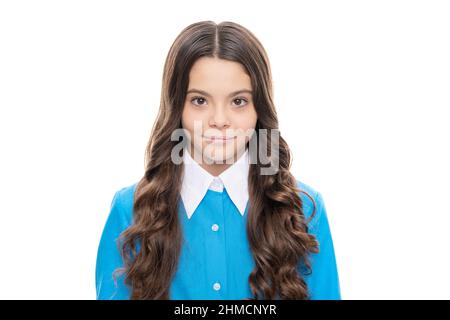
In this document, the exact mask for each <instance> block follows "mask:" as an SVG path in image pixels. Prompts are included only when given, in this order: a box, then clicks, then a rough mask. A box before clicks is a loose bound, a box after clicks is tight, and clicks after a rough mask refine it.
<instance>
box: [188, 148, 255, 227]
mask: <svg viewBox="0 0 450 320" xmlns="http://www.w3.org/2000/svg"><path fill="white" fill-rule="evenodd" d="M183 164H184V176H183V179H182V181H183V182H182V185H181V198H182V200H183V204H184V207H185V208H186V213H187V216H188V218H189V219H190V218H191V216H192V215H193V214H194V212H195V209H197V207H198V205H199V204H200V202H201V201H202V199H203V198H204V197H205V195H206V192H207V191H208V189H210V190H213V191H217V192H223V189H224V188H225V189H226V190H227V192H228V194H229V196H230V199H231V201H232V202H233V203H234V205H235V206H236V208H237V209H238V211H239V213H240V214H241V215H242V216H243V215H244V213H245V208H246V206H247V202H248V172H249V165H250V164H249V154H248V149H246V150H245V151H244V153H243V154H242V155H241V156H240V157H239V158H238V159H237V161H236V162H234V163H232V164H231V166H230V167H228V168H227V169H226V170H225V171H223V172H222V173H221V174H219V176H218V177H215V176H213V175H212V174H210V173H209V172H208V171H206V170H205V169H203V168H202V167H201V166H200V165H199V164H198V163H197V161H195V160H194V159H193V158H192V156H191V154H190V153H189V152H188V150H187V149H186V148H185V149H184V152H183Z"/></svg>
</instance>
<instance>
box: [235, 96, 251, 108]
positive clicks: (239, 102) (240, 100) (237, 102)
mask: <svg viewBox="0 0 450 320" xmlns="http://www.w3.org/2000/svg"><path fill="white" fill-rule="evenodd" d="M247 102H248V101H247V100H246V99H244V98H236V99H234V100H233V103H234V104H235V105H236V106H238V107H242V106H245V105H246V104H247Z"/></svg>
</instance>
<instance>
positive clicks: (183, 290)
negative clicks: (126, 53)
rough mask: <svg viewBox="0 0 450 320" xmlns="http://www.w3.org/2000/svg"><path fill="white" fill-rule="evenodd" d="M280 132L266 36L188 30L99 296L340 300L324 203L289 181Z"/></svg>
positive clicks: (100, 271)
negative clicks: (264, 46)
mask: <svg viewBox="0 0 450 320" xmlns="http://www.w3.org/2000/svg"><path fill="white" fill-rule="evenodd" d="M277 130H278V118H277V114H276V110H275V106H274V102H273V97H272V81H271V71H270V65H269V60H268V58H267V55H266V52H265V50H264V48H263V47H262V45H261V43H260V42H259V41H258V40H257V38H256V37H255V36H254V35H253V34H252V33H251V32H250V31H249V30H247V29H246V28H244V27H242V26H240V25H239V24H236V23H232V22H222V23H220V24H216V23H214V22H212V21H203V22H198V23H194V24H192V25H190V26H188V27H187V28H185V29H184V30H183V31H182V32H181V34H180V35H179V36H178V37H177V38H176V39H175V42H174V43H173V45H172V47H171V48H170V51H169V53H168V56H167V59H166V62H165V66H164V74H163V86H162V94H161V104H160V109H159V114H158V116H157V119H156V122H155V124H154V126H153V128H152V133H151V136H150V140H149V143H148V145H147V149H146V163H145V168H146V170H145V174H144V176H143V177H142V178H141V179H140V181H138V182H136V183H135V184H133V185H131V186H127V187H125V188H122V189H121V190H118V191H117V192H116V193H115V195H114V198H113V200H112V203H111V211H110V213H109V216H108V219H107V221H106V225H105V227H104V230H103V233H102V236H101V239H100V244H99V247H98V255H97V264H96V290H97V299H340V288H339V277H338V271H337V264H336V258H335V253H334V249H333V242H332V237H331V233H330V227H329V224H328V219H327V213H326V209H325V205H324V202H323V199H322V196H321V194H320V193H319V192H317V191H315V190H314V189H313V188H312V187H310V186H308V185H306V184H305V183H303V182H301V181H299V180H296V179H295V178H294V177H293V176H292V174H291V173H290V172H289V169H290V165H291V154H290V150H289V147H288V145H287V144H286V142H285V141H284V139H283V138H282V137H281V136H280V135H279V134H278V135H277V134H273V132H275V133H277V132H278V131H277ZM271 131H272V132H271ZM180 132H181V134H180ZM249 132H250V133H251V134H249ZM180 140H181V141H180ZM267 165H269V168H268V167H267Z"/></svg>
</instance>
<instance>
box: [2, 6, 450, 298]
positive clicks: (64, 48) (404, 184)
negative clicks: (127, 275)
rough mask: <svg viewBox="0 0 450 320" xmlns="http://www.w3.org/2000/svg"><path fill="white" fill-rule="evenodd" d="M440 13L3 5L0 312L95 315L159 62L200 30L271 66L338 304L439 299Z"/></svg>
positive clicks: (445, 138) (446, 32) (429, 9)
mask: <svg viewBox="0 0 450 320" xmlns="http://www.w3.org/2000/svg"><path fill="white" fill-rule="evenodd" d="M449 16H450V5H449V2H448V1H393V0H391V1H305V2H301V1H270V2H267V1H230V0H229V1H223V2H220V3H219V2H217V1H193V0H191V1H165V2H162V1H161V2H158V3H156V2H154V1H152V2H150V1H147V2H140V1H2V2H0V130H1V131H0V139H1V141H0V142H1V157H0V162H1V165H0V194H1V198H0V199H1V201H0V214H1V224H0V225H1V232H0V243H1V244H0V245H1V263H0V277H1V279H0V283H1V285H0V298H2V299H94V298H95V281H94V280H95V259H96V253H97V247H98V241H99V239H100V235H101V232H102V229H103V226H104V223H105V221H106V217H107V215H108V211H109V206H110V203H111V200H112V196H113V194H114V192H115V191H117V190H118V189H120V188H122V187H124V186H127V185H130V184H132V183H134V182H136V181H137V180H138V179H139V178H140V177H141V176H142V174H143V172H144V171H143V170H144V158H143V156H144V149H145V144H146V142H147V139H148V135H149V133H150V129H151V126H152V124H153V121H154V119H155V116H156V113H157V108H158V105H159V97H160V89H161V77H162V69H163V63H164V59H165V57H166V54H167V51H168V50H169V47H170V45H171V44H172V42H173V40H174V39H175V37H176V35H177V34H178V33H179V32H180V31H181V30H182V29H183V28H184V27H186V26H187V25H189V24H191V23H193V22H196V21H200V20H214V21H216V22H221V21H224V20H231V21H234V22H237V23H240V24H242V25H243V26H245V27H247V28H249V29H250V30H251V31H252V32H253V33H254V34H255V35H256V36H257V37H258V38H259V39H260V40H261V42H262V43H263V45H264V46H265V48H266V50H267V52H268V54H269V58H270V60H271V64H272V71H273V76H274V90H275V103H276V106H277V110H278V114H279V119H280V129H281V134H282V135H283V136H284V138H285V139H286V140H287V142H288V144H289V145H290V147H291V149H292V152H293V155H294V161H293V166H292V171H293V173H294V175H295V176H296V177H297V178H298V179H300V180H302V181H303V182H305V183H307V184H309V185H310V186H312V187H313V188H315V189H316V190H318V191H320V192H321V193H322V194H323V197H324V200H325V204H326V207H327V211H328V216H329V219H330V224H331V230H332V234H333V239H334V245H335V250H336V255H337V260H338V268H339V274H340V278H341V289H342V297H343V299H433V298H436V299H449V298H450V293H449V291H448V287H450V275H449V273H448V270H450V258H449V255H450V254H449V250H448V248H447V246H448V244H450V235H449V232H448V228H449V225H450V218H449V215H450V204H449V201H448V199H449V196H448V193H449V191H450V188H449V179H450V169H449V168H448V164H449V163H450V152H449V137H450V129H449V125H448V122H449V108H450V63H449V61H450V59H449V57H450V41H449V39H450V19H448V17H449Z"/></svg>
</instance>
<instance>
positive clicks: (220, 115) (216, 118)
mask: <svg viewBox="0 0 450 320" xmlns="http://www.w3.org/2000/svg"><path fill="white" fill-rule="evenodd" d="M211 109H212V111H211V116H210V118H209V125H210V126H211V127H216V128H218V129H221V128H227V127H229V126H230V120H229V118H228V115H227V113H226V111H225V107H221V106H215V107H214V108H211Z"/></svg>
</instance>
